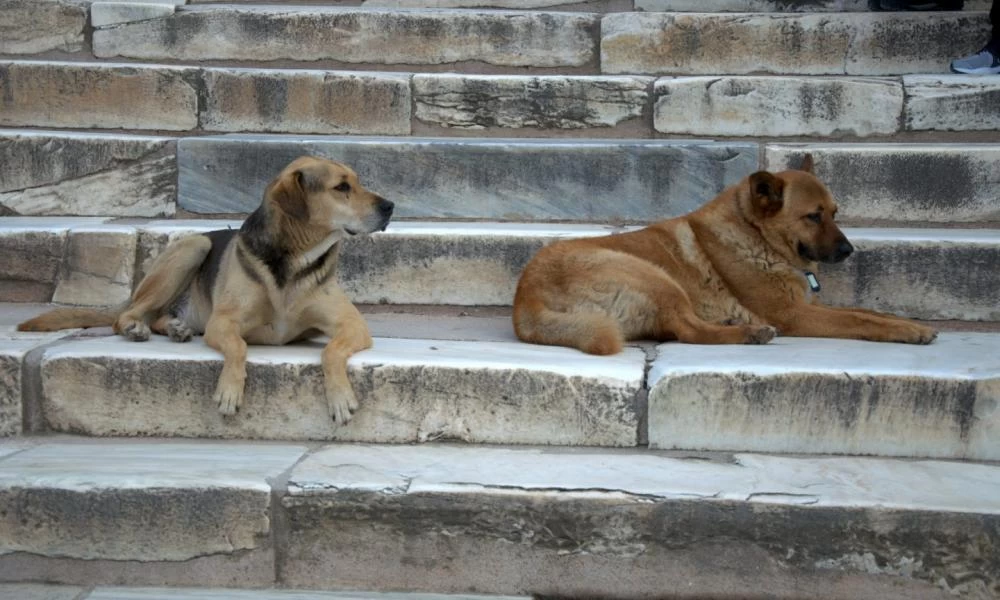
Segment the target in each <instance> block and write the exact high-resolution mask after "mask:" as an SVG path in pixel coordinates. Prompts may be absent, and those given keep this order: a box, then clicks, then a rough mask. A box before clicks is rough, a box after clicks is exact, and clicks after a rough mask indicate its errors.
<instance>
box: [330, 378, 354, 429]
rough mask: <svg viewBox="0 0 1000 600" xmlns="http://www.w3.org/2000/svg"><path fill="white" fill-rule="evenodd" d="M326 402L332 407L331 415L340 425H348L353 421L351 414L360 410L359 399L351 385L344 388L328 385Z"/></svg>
mask: <svg viewBox="0 0 1000 600" xmlns="http://www.w3.org/2000/svg"><path fill="white" fill-rule="evenodd" d="M326 403H327V405H328V406H329V407H330V417H331V418H333V420H334V421H335V422H336V423H337V424H338V425H347V424H348V423H349V422H350V421H351V415H353V414H354V411H356V410H358V399H357V397H355V395H354V391H353V390H351V388H349V387H348V388H347V389H342V388H339V387H336V386H329V385H328V386H327V389H326Z"/></svg>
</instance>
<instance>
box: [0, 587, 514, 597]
mask: <svg viewBox="0 0 1000 600" xmlns="http://www.w3.org/2000/svg"><path fill="white" fill-rule="evenodd" d="M0 589H2V588H0ZM28 600H34V599H30V598H29V599H28ZM46 600H47V599H46ZM70 600H72V599H70ZM83 600H529V599H528V597H516V596H474V595H469V594H457V595H444V594H415V593H412V592H361V591H359V592H314V591H307V590H282V589H268V590H236V589H209V588H200V589H199V588H187V589H175V588H109V587H99V588H97V589H95V590H94V591H93V592H91V594H90V595H89V596H87V597H86V598H85V599H83Z"/></svg>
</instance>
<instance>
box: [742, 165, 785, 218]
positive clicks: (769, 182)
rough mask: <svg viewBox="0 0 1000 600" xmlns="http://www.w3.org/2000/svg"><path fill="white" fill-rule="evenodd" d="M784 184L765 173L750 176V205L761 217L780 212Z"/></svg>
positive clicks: (758, 172)
mask: <svg viewBox="0 0 1000 600" xmlns="http://www.w3.org/2000/svg"><path fill="white" fill-rule="evenodd" d="M784 189H785V182H784V181H782V180H781V179H779V178H777V177H775V176H774V175H772V174H771V173H768V172H767V171H757V172H756V173H754V174H753V175H751V176H750V203H751V204H752V205H753V209H754V212H756V213H757V215H758V216H761V217H770V216H771V215H774V214H776V213H777V212H778V211H780V210H781V206H782V204H783V203H784V200H782V199H781V195H782V192H783V191H784Z"/></svg>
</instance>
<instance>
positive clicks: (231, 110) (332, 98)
mask: <svg viewBox="0 0 1000 600" xmlns="http://www.w3.org/2000/svg"><path fill="white" fill-rule="evenodd" d="M204 78H205V88H206V92H205V93H206V96H207V100H206V102H207V104H206V106H205V108H204V110H203V113H202V118H201V121H202V122H201V125H202V127H203V128H204V129H206V130H209V131H271V132H288V133H327V134H385V135H407V134H409V133H410V81H409V80H410V76H409V75H408V74H395V73H358V72H336V71H334V72H331V71H289V70H272V69H268V70H263V69H206V70H205V71H204Z"/></svg>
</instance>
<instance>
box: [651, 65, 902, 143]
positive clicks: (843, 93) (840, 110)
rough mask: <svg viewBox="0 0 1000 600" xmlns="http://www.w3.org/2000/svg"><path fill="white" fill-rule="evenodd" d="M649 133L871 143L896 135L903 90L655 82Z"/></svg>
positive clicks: (754, 81) (853, 82)
mask: <svg viewBox="0 0 1000 600" xmlns="http://www.w3.org/2000/svg"><path fill="white" fill-rule="evenodd" d="M654 96H655V98H656V104H655V107H654V109H653V125H654V127H655V128H656V130H657V131H660V132H663V133H672V134H687V135H721V136H751V137H756V136H832V137H839V136H859V137H864V136H872V135H890V134H893V133H896V131H897V130H898V129H899V120H900V115H901V114H902V110H903V88H902V86H901V85H900V83H899V82H898V81H895V80H891V79H875V78H818V77H809V78H805V77H752V76H748V77H683V78H677V79H660V80H657V82H656V84H655V87H654Z"/></svg>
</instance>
